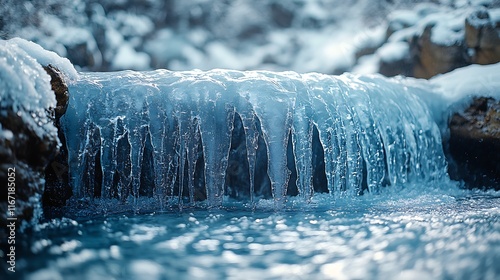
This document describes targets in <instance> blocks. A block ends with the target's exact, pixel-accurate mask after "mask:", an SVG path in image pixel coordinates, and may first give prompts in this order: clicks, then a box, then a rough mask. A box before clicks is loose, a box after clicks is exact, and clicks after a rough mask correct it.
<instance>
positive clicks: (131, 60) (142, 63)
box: [111, 43, 151, 70]
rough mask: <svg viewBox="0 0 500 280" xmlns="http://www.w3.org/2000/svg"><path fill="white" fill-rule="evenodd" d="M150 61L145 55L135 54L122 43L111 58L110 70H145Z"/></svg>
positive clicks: (132, 49) (128, 45)
mask: <svg viewBox="0 0 500 280" xmlns="http://www.w3.org/2000/svg"><path fill="white" fill-rule="evenodd" d="M150 60H151V59H150V58H149V56H148V55H147V54H146V53H143V52H137V51H135V50H134V48H133V47H132V46H131V45H130V44H128V43H123V44H122V45H121V46H120V47H119V48H118V52H117V54H116V55H115V57H114V58H113V61H112V66H111V68H112V69H115V70H117V69H134V70H146V69H149V68H150V66H149V65H150V63H151V61H150Z"/></svg>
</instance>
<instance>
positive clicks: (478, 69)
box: [430, 63, 500, 109]
mask: <svg viewBox="0 0 500 280" xmlns="http://www.w3.org/2000/svg"><path fill="white" fill-rule="evenodd" d="M430 82H431V83H432V84H434V85H436V86H438V87H439V92H440V94H441V96H442V98H443V101H444V104H441V105H442V108H443V109H446V108H449V107H450V106H452V105H456V104H457V103H463V102H464V101H465V102H467V101H469V100H470V98H472V97H477V96H484V97H492V98H496V99H500V90H499V89H500V63H497V64H492V65H471V66H467V67H463V68H460V69H456V70H454V71H452V72H450V73H447V74H444V75H439V76H437V77H435V78H432V79H431V80H430Z"/></svg>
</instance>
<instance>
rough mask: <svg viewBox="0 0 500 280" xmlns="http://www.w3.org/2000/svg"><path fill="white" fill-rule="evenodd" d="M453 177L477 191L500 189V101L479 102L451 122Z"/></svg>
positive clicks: (451, 170) (478, 99)
mask: <svg viewBox="0 0 500 280" xmlns="http://www.w3.org/2000/svg"><path fill="white" fill-rule="evenodd" d="M449 127H450V142H449V143H450V146H449V151H450V155H451V157H452V159H453V162H452V164H450V176H451V177H452V179H454V180H463V181H465V182H466V183H467V184H468V186H469V187H473V188H495V189H497V190H498V189H500V185H499V184H500V164H499V162H500V101H498V100H494V99H492V98H484V97H482V98H477V99H474V100H473V102H472V104H471V105H470V106H469V107H468V108H467V109H466V110H464V111H463V112H459V113H455V114H454V115H453V116H452V118H451V120H450V124H449Z"/></svg>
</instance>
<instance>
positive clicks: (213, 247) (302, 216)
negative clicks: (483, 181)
mask: <svg viewBox="0 0 500 280" xmlns="http://www.w3.org/2000/svg"><path fill="white" fill-rule="evenodd" d="M272 205H273V203H272V201H260V202H259V203H258V204H257V205H254V206H253V207H249V205H246V204H243V203H241V204H238V203H236V202H235V203H229V202H227V203H225V206H224V207H222V208H217V209H201V208H199V207H198V208H197V207H193V208H189V207H187V208H185V209H183V210H179V209H169V210H164V211H162V212H158V211H157V212H152V213H148V214H134V213H121V214H115V215H108V216H104V217H99V218H85V217H80V218H78V219H74V220H73V219H68V218H63V219H56V220H52V221H49V222H47V223H44V224H42V225H41V226H39V227H38V228H37V229H36V230H35V231H34V232H32V233H30V234H29V236H28V237H27V238H28V239H27V240H26V243H27V244H29V245H28V246H26V247H25V248H24V249H23V250H24V252H22V253H21V254H20V255H22V258H21V259H20V260H19V261H18V272H16V276H22V277H23V278H24V277H25V278H27V279H36V280H42V279H108V280H109V279H223V278H228V279H280V278H287V279H499V278H500V194H499V193H483V192H472V191H461V190H453V191H450V190H447V191H437V190H427V191H426V190H424V191H422V190H419V189H418V186H415V187H414V189H413V190H411V189H409V190H408V189H392V190H391V191H390V192H387V193H383V194H380V195H365V196H362V197H358V198H354V199H353V198H349V199H348V200H347V199H342V198H337V199H334V198H332V197H331V196H330V195H318V194H317V195H315V196H314V199H313V201H312V202H311V204H309V205H303V204H302V203H301V201H300V200H299V199H297V200H295V198H289V202H288V204H287V206H286V207H285V208H283V209H281V210H275V209H273V207H272Z"/></svg>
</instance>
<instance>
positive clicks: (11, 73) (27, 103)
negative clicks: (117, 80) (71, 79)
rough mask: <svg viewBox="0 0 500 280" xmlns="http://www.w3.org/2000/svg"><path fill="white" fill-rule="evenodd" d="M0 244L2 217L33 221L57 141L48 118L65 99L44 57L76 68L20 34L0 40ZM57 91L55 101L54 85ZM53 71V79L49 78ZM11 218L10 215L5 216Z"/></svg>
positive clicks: (57, 114)
mask: <svg viewBox="0 0 500 280" xmlns="http://www.w3.org/2000/svg"><path fill="white" fill-rule="evenodd" d="M0 57H2V58H4V60H3V61H4V62H3V63H0V101H1V102H0V191H1V192H2V194H1V195H0V227H1V230H0V240H1V241H0V244H1V245H2V247H3V244H4V242H5V241H6V240H7V239H6V238H5V235H6V234H7V232H6V230H8V228H7V227H6V223H7V222H9V223H10V222H11V221H14V223H15V227H16V228H20V227H21V226H22V225H23V224H25V225H29V224H32V222H36V220H37V218H38V217H40V214H41V196H42V194H43V192H44V187H45V179H44V177H45V176H44V174H45V168H46V166H47V165H48V164H49V162H51V161H52V160H53V159H54V157H55V156H56V155H57V153H58V151H59V147H60V141H59V138H58V135H57V129H56V127H55V126H54V123H55V122H57V119H58V118H59V117H60V116H61V115H62V114H63V113H64V111H65V108H66V106H67V102H68V92H67V89H66V90H64V82H63V79H62V75H61V74H60V73H59V71H58V70H57V69H56V68H55V67H52V66H50V65H49V64H50V63H54V64H55V65H59V66H62V67H65V69H66V71H68V73H69V72H73V71H74V73H69V74H70V75H71V74H75V73H76V71H75V70H74V68H72V66H71V65H69V66H68V65H67V63H68V62H67V61H66V60H64V59H61V58H60V57H58V56H56V55H55V54H54V53H52V52H48V51H45V50H43V49H42V48H41V47H40V46H38V45H36V44H34V43H31V42H28V41H25V40H22V39H12V40H9V41H1V40H0ZM41 64H43V65H48V66H47V67H46V70H47V72H48V73H49V74H50V76H52V77H54V78H53V79H52V88H53V89H54V90H55V91H57V92H58V93H57V100H58V101H57V102H56V98H55V96H54V91H53V90H51V79H50V76H49V75H48V74H47V72H46V71H44V69H43V68H42V65H41ZM56 76H59V80H58V79H57V78H55V77H56ZM8 219H11V220H8Z"/></svg>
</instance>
